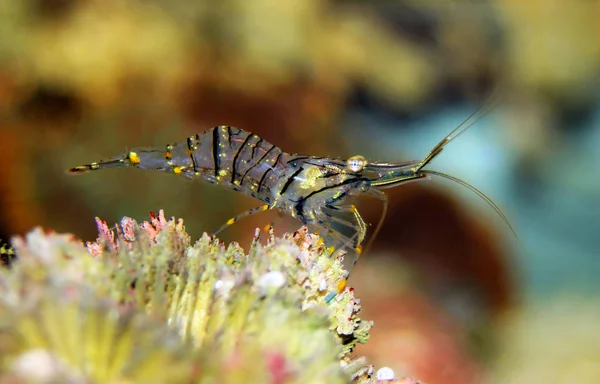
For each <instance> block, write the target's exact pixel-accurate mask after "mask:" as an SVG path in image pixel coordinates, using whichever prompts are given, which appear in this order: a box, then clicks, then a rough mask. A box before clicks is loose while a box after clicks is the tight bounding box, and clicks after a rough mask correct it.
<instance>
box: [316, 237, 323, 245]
mask: <svg viewBox="0 0 600 384" xmlns="http://www.w3.org/2000/svg"><path fill="white" fill-rule="evenodd" d="M323 242H324V241H323V238H322V237H319V240H317V247H320V246H321V245H323Z"/></svg>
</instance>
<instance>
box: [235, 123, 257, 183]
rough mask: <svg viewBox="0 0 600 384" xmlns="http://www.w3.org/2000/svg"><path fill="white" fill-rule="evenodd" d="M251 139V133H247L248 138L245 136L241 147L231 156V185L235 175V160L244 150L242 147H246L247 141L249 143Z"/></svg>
mask: <svg viewBox="0 0 600 384" xmlns="http://www.w3.org/2000/svg"><path fill="white" fill-rule="evenodd" d="M251 137H252V134H251V133H248V136H246V140H244V142H243V143H242V145H241V146H240V147H239V148H238V150H237V151H235V154H234V155H233V163H232V164H231V184H233V182H234V181H235V175H236V172H237V171H236V164H237V159H238V156H239V155H240V153H241V152H242V150H243V149H244V147H245V146H246V144H248V141H250V138H251Z"/></svg>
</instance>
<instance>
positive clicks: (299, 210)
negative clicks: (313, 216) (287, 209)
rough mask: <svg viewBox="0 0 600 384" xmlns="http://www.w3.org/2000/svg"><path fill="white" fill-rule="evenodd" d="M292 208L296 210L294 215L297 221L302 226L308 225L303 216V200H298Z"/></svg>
mask: <svg viewBox="0 0 600 384" xmlns="http://www.w3.org/2000/svg"><path fill="white" fill-rule="evenodd" d="M294 207H295V208H296V215H297V216H298V220H300V221H301V222H302V224H308V221H307V220H306V216H305V215H304V200H298V202H297V203H296V205H295V206H294Z"/></svg>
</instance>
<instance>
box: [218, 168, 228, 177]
mask: <svg viewBox="0 0 600 384" xmlns="http://www.w3.org/2000/svg"><path fill="white" fill-rule="evenodd" d="M219 176H227V171H226V170H224V169H221V170H220V171H219Z"/></svg>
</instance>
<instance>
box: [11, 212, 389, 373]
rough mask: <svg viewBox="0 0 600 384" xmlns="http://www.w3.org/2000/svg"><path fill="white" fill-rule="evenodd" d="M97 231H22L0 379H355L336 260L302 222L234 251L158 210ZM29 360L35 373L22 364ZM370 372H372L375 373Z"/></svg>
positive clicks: (352, 335) (363, 330)
mask: <svg viewBox="0 0 600 384" xmlns="http://www.w3.org/2000/svg"><path fill="white" fill-rule="evenodd" d="M97 224H98V229H99V237H98V239H97V241H95V242H89V243H87V245H84V244H83V243H82V242H80V241H79V240H77V239H75V238H74V237H73V236H72V235H62V234H56V233H45V232H44V231H42V230H41V229H36V230H34V231H33V232H31V233H29V234H28V235H27V236H26V237H25V238H15V239H14V240H13V246H14V248H15V251H16V253H17V254H18V256H19V259H18V262H15V263H14V264H13V266H12V268H10V269H5V270H3V271H2V272H1V274H0V297H1V299H0V341H1V342H0V383H3V382H9V381H10V382H44V383H49V382H82V381H83V382H123V381H128V382H144V383H151V382H167V381H168V382H214V380H216V379H218V380H219V382H242V381H243V382H249V381H248V378H251V379H252V381H253V382H254V381H255V382H261V383H264V382H271V383H307V382H311V383H318V382H327V383H335V382H349V381H353V382H356V383H368V382H375V380H378V381H386V382H392V381H393V372H391V373H390V372H388V371H385V372H384V373H383V374H382V375H383V376H381V377H375V375H374V369H373V367H372V366H368V365H366V364H365V363H364V359H360V358H359V359H353V358H351V357H350V356H349V354H350V352H351V351H352V350H353V349H354V346H355V345H356V343H364V342H365V341H366V340H367V338H368V331H369V329H370V327H371V325H372V324H371V323H370V322H366V321H363V320H361V319H360V318H359V317H358V312H359V311H360V302H359V300H358V299H356V298H355V296H354V292H353V290H352V289H345V290H343V291H342V292H340V293H338V294H337V295H335V297H333V299H331V295H328V293H330V292H332V291H334V292H337V284H338V282H339V281H340V280H341V279H343V278H344V277H345V274H346V272H345V271H344V270H343V269H342V264H341V260H340V259H339V258H332V257H331V250H329V249H327V248H326V247H324V246H323V245H322V241H321V240H320V238H319V237H317V236H316V235H313V234H309V233H308V231H307V229H306V228H302V229H300V230H298V231H297V232H295V233H293V234H286V235H284V236H283V237H281V238H275V237H274V235H273V233H272V232H270V233H269V234H268V239H267V241H266V243H265V244H262V243H261V239H260V237H261V233H260V232H259V231H257V232H256V234H255V237H254V241H253V243H252V245H251V247H250V249H249V252H248V254H246V253H245V252H244V251H243V249H242V248H241V247H240V246H239V245H238V244H236V243H232V244H230V245H228V246H225V244H223V243H222V242H220V241H219V240H218V239H216V238H211V237H209V236H207V235H206V234H205V235H203V236H202V237H201V238H200V239H199V240H198V241H197V242H196V243H194V244H192V241H191V239H190V236H189V235H187V233H186V232H185V228H184V225H183V221H182V220H175V219H174V218H172V219H170V220H166V219H165V216H164V213H163V212H162V211H161V212H160V213H159V214H158V215H157V216H155V215H152V217H151V220H150V221H147V222H144V223H142V224H138V223H137V222H136V221H135V220H133V219H131V218H124V219H123V220H122V221H121V223H120V225H118V226H116V227H115V230H111V229H109V227H108V226H107V224H106V223H105V222H104V221H102V220H100V219H97ZM32 367H35V369H32ZM377 376H380V375H379V374H378V375H377Z"/></svg>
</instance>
